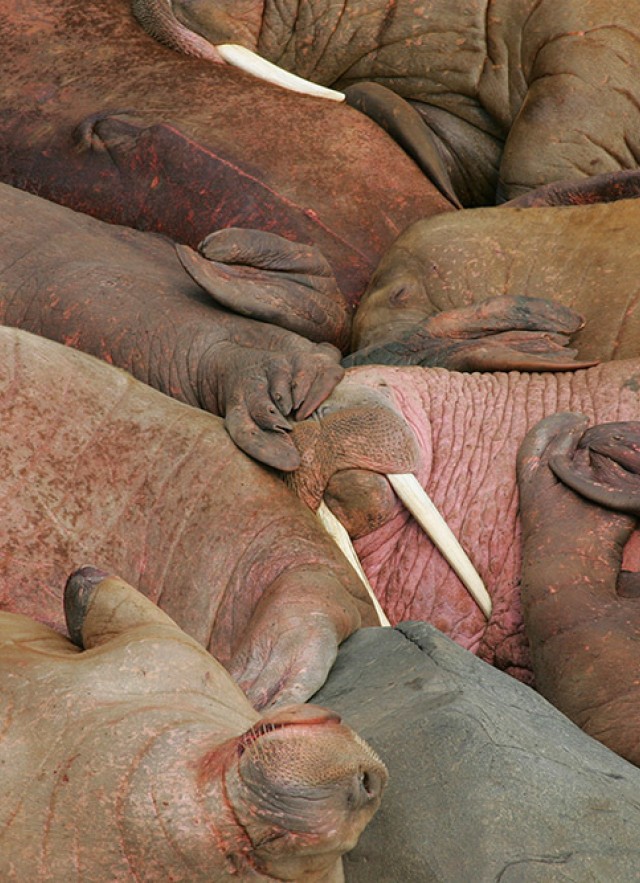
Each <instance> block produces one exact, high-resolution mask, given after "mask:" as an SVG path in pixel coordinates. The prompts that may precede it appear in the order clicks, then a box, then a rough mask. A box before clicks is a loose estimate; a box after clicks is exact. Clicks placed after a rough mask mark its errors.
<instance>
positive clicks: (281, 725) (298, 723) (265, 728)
mask: <svg viewBox="0 0 640 883" xmlns="http://www.w3.org/2000/svg"><path fill="white" fill-rule="evenodd" d="M308 708H309V706H308ZM276 714H277V712H276ZM340 722H341V717H340V715H339V714H336V713H335V712H333V711H327V710H326V709H322V710H321V711H319V713H318V714H317V715H311V714H305V715H304V717H301V718H300V719H299V720H282V721H279V720H265V721H261V722H260V723H257V724H256V725H255V726H253V727H250V728H249V729H248V730H247V731H246V732H245V733H243V734H242V735H241V736H240V737H239V738H238V747H237V750H238V757H242V755H243V754H244V753H245V751H246V750H247V748H250V747H251V746H252V745H253V744H254V742H257V741H258V739H260V738H261V737H262V736H267V735H268V734H269V733H275V732H276V731H277V730H285V729H291V727H318V726H321V725H323V724H333V725H334V726H335V725H336V724H339V723H340Z"/></svg>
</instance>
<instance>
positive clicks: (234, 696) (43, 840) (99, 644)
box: [0, 567, 387, 883]
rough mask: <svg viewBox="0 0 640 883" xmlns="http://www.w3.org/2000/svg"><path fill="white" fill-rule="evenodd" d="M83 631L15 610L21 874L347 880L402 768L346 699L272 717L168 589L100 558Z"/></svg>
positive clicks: (10, 834)
mask: <svg viewBox="0 0 640 883" xmlns="http://www.w3.org/2000/svg"><path fill="white" fill-rule="evenodd" d="M65 609H66V614H67V620H68V623H69V631H70V633H71V635H72V637H73V639H74V643H72V642H71V641H70V640H69V639H68V638H65V637H63V636H62V635H60V634H58V633H56V632H54V631H52V630H51V629H50V628H48V627H46V626H43V625H41V624H39V623H36V622H34V621H33V620H31V619H29V618H27V617H25V616H20V615H17V614H12V613H6V612H3V613H0V637H1V641H0V671H1V672H2V677H1V682H2V687H1V688H0V689H1V692H2V706H3V708H4V709H5V711H6V712H7V713H6V714H5V715H4V726H3V728H2V739H1V740H0V758H1V759H2V764H3V800H2V807H1V808H0V847H1V848H0V872H1V873H2V876H3V879H5V880H27V879H31V880H35V879H56V880H61V879H83V880H116V879H117V880H122V881H129V880H130V881H133V880H140V879H149V880H150V879H155V880H160V879H164V880H169V879H170V880H173V881H185V883H186V881H203V883H204V881H214V880H215V881H220V883H222V881H225V880H264V881H267V880H275V879H277V880H301V879H304V880H310V881H317V883H320V881H323V883H337V881H339V880H342V879H344V878H343V875H342V870H341V862H340V856H341V854H342V853H343V852H345V851H347V850H348V849H350V848H351V847H352V846H353V845H354V844H355V842H356V840H357V838H358V835H359V834H360V832H361V830H362V829H363V828H364V826H365V825H366V823H367V822H368V820H369V819H370V818H371V816H372V815H373V813H374V812H375V810H376V809H377V806H378V804H379V802H380V796H381V792H382V789H383V788H384V784H385V782H386V777H387V774H386V770H385V767H384V765H383V764H382V763H381V761H380V760H379V759H378V758H377V757H376V755H375V754H374V753H373V751H372V750H371V749H370V748H369V747H368V746H367V745H366V744H365V743H364V742H363V741H362V740H361V739H359V738H358V737H357V736H356V735H355V733H353V731H351V730H350V729H349V728H348V727H346V726H344V725H343V724H341V722H340V718H339V716H338V715H337V714H335V713H333V712H330V711H327V710H326V709H323V708H318V707H317V706H313V705H306V706H296V705H292V706H288V707H287V708H285V709H282V710H280V711H278V712H274V713H271V714H270V715H267V716H266V717H262V718H260V716H259V715H258V714H256V712H255V710H254V709H253V708H252V707H251V705H250V704H249V703H248V702H247V700H246V698H245V696H244V695H243V694H242V692H241V690H239V688H238V687H237V685H236V684H235V683H234V682H233V680H232V679H231V678H230V677H229V675H228V673H227V672H226V671H225V669H224V668H223V667H222V666H221V665H220V664H219V663H218V662H216V660H215V659H213V658H212V657H211V656H210V655H209V654H208V653H206V651H205V650H204V649H203V648H202V647H201V646H200V645H199V644H198V643H197V642H196V641H194V640H193V639H192V638H190V637H188V636H187V635H186V634H185V633H184V632H183V631H181V630H180V629H179V628H178V627H177V626H176V624H175V623H174V622H173V621H172V620H171V619H170V618H169V617H168V616H167V615H166V614H164V613H162V611H160V610H159V609H158V608H157V607H156V606H155V605H154V604H152V603H151V602H150V601H149V600H148V599H146V598H145V597H144V596H143V595H141V594H140V593H139V592H137V591H136V590H135V589H134V588H133V587H132V586H130V585H129V584H127V583H126V582H124V581H123V580H121V579H120V578H118V577H114V576H110V575H108V574H107V573H105V572H103V571H100V570H97V569H96V568H93V567H84V568H82V569H81V570H79V571H77V572H76V573H74V574H73V575H72V576H71V578H70V579H69V581H68V583H67V586H66V589H65Z"/></svg>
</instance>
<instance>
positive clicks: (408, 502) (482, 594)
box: [387, 473, 492, 619]
mask: <svg viewBox="0 0 640 883" xmlns="http://www.w3.org/2000/svg"><path fill="white" fill-rule="evenodd" d="M387 478H388V479H389V482H390V484H391V487H392V488H393V489H394V491H395V492H396V494H397V495H398V496H399V497H400V499H401V500H402V502H403V503H404V505H405V506H406V507H407V509H408V510H409V512H411V514H412V515H413V517H414V518H415V519H416V521H417V522H418V524H419V525H420V526H421V527H422V528H423V529H424V530H425V532H426V533H427V535H428V536H429V537H430V538H431V540H432V541H433V543H434V545H435V546H436V547H437V548H438V549H439V550H440V552H441V553H442V555H443V557H444V558H445V559H446V560H447V561H448V562H449V564H450V565H451V567H452V568H453V570H454V571H455V572H456V573H457V575H458V577H459V578H460V580H461V581H462V583H463V585H464V586H465V587H466V588H467V590H468V591H469V594H470V595H471V597H472V598H473V599H474V600H475V602H476V604H477V605H478V607H479V608H480V609H481V610H482V612H483V613H484V615H485V616H486V617H487V619H489V617H490V616H491V606H492V605H491V597H490V596H489V593H488V592H487V590H486V588H485V585H484V583H483V582H482V580H481V578H480V575H479V574H478V571H477V570H476V569H475V567H474V566H473V564H472V563H471V561H470V560H469V558H468V556H467V553H466V552H465V551H464V549H463V548H462V546H461V545H460V543H459V542H458V540H457V539H456V537H455V536H454V534H453V533H452V531H451V528H450V527H449V525H448V524H447V522H446V521H445V520H444V518H443V517H442V515H441V514H440V513H439V512H438V510H437V509H436V507H435V506H434V504H433V503H432V502H431V500H430V499H429V497H428V495H427V492H426V491H425V490H424V489H423V487H422V486H421V484H420V482H419V481H418V479H417V478H416V477H415V475H411V474H410V473H409V474H406V475H401V474H391V475H387Z"/></svg>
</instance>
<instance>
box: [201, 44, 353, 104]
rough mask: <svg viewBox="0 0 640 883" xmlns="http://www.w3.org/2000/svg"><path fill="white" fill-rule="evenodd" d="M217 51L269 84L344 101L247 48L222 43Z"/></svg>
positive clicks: (235, 64)
mask: <svg viewBox="0 0 640 883" xmlns="http://www.w3.org/2000/svg"><path fill="white" fill-rule="evenodd" d="M216 50H217V51H218V54H219V55H220V57H221V58H222V59H223V60H224V61H226V62H227V63H228V64H230V65H233V67H239V68H240V70H243V71H246V73H248V74H253V76H254V77H258V79H260V80H265V81H266V82H267V83H275V85H276V86H282V88H283V89H289V90H290V91H291V92H301V93H302V94H303V95H314V96H316V97H317V98H328V99H329V100H330V101H344V95H343V94H342V92H336V91H334V90H333V89H327V88H326V86H319V85H318V84H317V83H312V82H311V81H310V80H305V79H303V78H302V77H298V76H296V75H295V74H292V73H289V71H285V70H283V68H281V67H278V65H277V64H272V63H271V62H270V61H267V60H266V58H261V57H260V56H259V55H257V54H256V53H255V52H252V51H251V50H250V49H247V48H246V47H245V46H239V45H238V44H237V43H222V44H221V45H220V46H216Z"/></svg>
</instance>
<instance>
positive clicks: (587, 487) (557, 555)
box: [518, 414, 640, 765]
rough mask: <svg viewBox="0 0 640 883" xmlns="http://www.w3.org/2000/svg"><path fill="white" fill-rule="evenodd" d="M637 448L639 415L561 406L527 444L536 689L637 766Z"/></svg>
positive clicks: (528, 622) (525, 495) (524, 491)
mask: <svg viewBox="0 0 640 883" xmlns="http://www.w3.org/2000/svg"><path fill="white" fill-rule="evenodd" d="M639 452H640V423H639V422H629V423H610V424H604V425H599V426H595V427H593V426H592V427H590V428H588V421H587V419H586V418H584V417H582V416H581V415H579V414H558V415H555V417H553V418H548V419H547V420H545V421H543V422H541V423H539V424H538V425H537V426H535V427H534V428H533V429H532V430H531V432H530V433H529V434H528V435H527V437H526V438H525V440H524V442H523V444H522V447H521V448H520V452H519V454H518V483H519V489H520V510H521V518H522V523H523V528H522V535H523V536H522V538H523V546H524V551H523V572H522V599H523V606H524V617H525V626H526V631H527V636H528V638H529V641H530V644H531V651H532V658H533V665H534V670H535V674H536V683H537V685H538V689H539V690H540V692H541V693H542V694H543V695H544V696H545V697H546V698H547V699H549V701H550V702H552V703H553V704H554V705H555V706H556V707H558V708H559V709H560V710H561V711H563V712H564V713H565V714H566V715H567V716H568V717H570V718H571V719H572V720H573V721H574V722H575V723H577V724H578V725H579V726H580V727H582V728H583V729H584V730H585V731H586V732H587V733H589V734H590V735H591V736H594V738H596V739H599V740H600V741H601V742H604V744H605V745H607V746H608V747H609V748H611V749H612V750H613V751H615V752H616V753H617V754H620V755H622V756H623V757H625V758H626V759H627V760H629V761H631V763H635V764H636V765H640V738H639V735H638V699H639V698H640V696H639V694H640V690H639V686H640V685H639V681H638V662H639V660H640V654H639V652H638V638H639V637H640V617H639V616H638V600H639V597H640V575H639V574H638V573H637V572H629V571H627V570H625V569H624V568H623V566H622V561H623V550H624V547H625V544H626V543H627V541H628V540H629V537H630V536H631V535H632V533H633V531H634V529H635V527H636V525H637V516H638V514H640V479H639V475H640V453H639ZM559 537H562V540H561V542H558V538H559Z"/></svg>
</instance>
